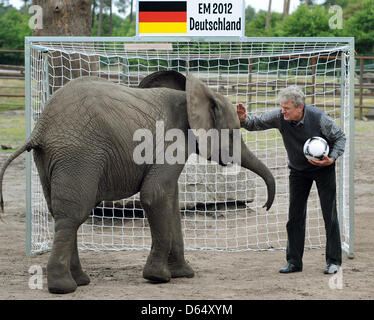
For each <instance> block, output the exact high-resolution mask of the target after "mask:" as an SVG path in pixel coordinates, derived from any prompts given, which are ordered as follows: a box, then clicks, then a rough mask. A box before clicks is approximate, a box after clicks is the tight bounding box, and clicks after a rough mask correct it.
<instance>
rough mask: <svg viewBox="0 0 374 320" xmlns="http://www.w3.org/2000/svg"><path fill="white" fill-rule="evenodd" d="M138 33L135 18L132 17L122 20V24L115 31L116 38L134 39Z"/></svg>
mask: <svg viewBox="0 0 374 320" xmlns="http://www.w3.org/2000/svg"><path fill="white" fill-rule="evenodd" d="M135 33H136V25H135V18H134V16H133V17H132V19H130V15H129V16H127V17H126V18H125V19H123V20H122V22H121V24H120V25H119V26H118V27H116V28H115V29H113V36H115V37H133V36H135Z"/></svg>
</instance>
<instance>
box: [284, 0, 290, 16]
mask: <svg viewBox="0 0 374 320" xmlns="http://www.w3.org/2000/svg"><path fill="white" fill-rule="evenodd" d="M289 12H290V0H283V21H284V19H286V17H287V16H288V14H289Z"/></svg>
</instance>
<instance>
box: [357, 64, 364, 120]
mask: <svg viewBox="0 0 374 320" xmlns="http://www.w3.org/2000/svg"><path fill="white" fill-rule="evenodd" d="M358 59H360V103H359V119H360V120H362V102H363V98H362V96H363V93H364V88H363V84H364V59H362V57H358Z"/></svg>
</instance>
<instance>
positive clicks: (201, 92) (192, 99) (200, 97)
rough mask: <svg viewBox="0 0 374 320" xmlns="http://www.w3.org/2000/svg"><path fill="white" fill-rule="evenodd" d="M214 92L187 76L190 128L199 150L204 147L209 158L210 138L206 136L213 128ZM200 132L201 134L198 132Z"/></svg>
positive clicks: (192, 77)
mask: <svg viewBox="0 0 374 320" xmlns="http://www.w3.org/2000/svg"><path fill="white" fill-rule="evenodd" d="M214 96H215V95H214V93H213V91H212V90H211V89H209V88H208V87H207V86H206V85H205V84H204V83H202V82H201V81H200V80H198V79H196V78H195V77H194V76H192V75H188V76H187V82H186V100H187V115H188V122H189V124H190V127H191V129H194V133H195V136H196V138H197V141H198V143H199V150H201V149H204V148H206V149H205V150H206V152H207V154H206V156H207V158H210V155H211V154H210V151H211V145H210V142H211V141H210V140H209V139H207V138H206V136H207V133H208V131H209V130H210V129H213V128H215V107H216V103H215V98H214ZM199 131H200V132H201V134H200V133H199Z"/></svg>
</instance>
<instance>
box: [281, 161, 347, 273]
mask: <svg viewBox="0 0 374 320" xmlns="http://www.w3.org/2000/svg"><path fill="white" fill-rule="evenodd" d="M289 179H290V180H289V181H290V207H289V213H288V222H287V235H288V242H287V251H286V256H287V262H289V263H292V264H294V265H295V266H297V267H300V268H302V266H303V263H302V257H303V253H304V242H305V222H306V211H307V200H308V197H309V193H310V189H311V187H312V184H313V181H315V182H316V185H317V190H318V195H319V199H320V203H321V209H322V214H323V220H324V222H325V229H326V263H327V264H329V263H334V264H336V265H341V263H342V251H341V241H340V230H339V222H338V216H337V210H336V176H335V165H334V164H333V165H331V166H328V167H324V168H321V169H319V170H316V171H312V172H300V171H296V170H294V169H291V171H290V176H289Z"/></svg>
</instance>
